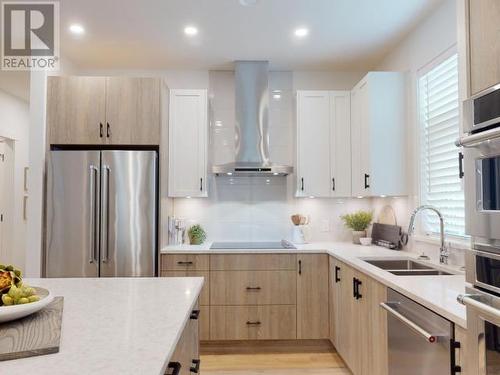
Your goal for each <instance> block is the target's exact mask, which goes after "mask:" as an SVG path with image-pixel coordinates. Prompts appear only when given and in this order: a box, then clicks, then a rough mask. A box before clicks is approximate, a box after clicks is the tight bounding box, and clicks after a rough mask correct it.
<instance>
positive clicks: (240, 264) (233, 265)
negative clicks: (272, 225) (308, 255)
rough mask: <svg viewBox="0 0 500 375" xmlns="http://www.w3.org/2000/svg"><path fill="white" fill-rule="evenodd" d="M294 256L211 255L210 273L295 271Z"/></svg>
mask: <svg viewBox="0 0 500 375" xmlns="http://www.w3.org/2000/svg"><path fill="white" fill-rule="evenodd" d="M296 258H297V257H296V255H295V254H225V255H211V256H210V269H211V270H212V271H237V270H241V271H246V270H248V271H258V270H295V260H296Z"/></svg>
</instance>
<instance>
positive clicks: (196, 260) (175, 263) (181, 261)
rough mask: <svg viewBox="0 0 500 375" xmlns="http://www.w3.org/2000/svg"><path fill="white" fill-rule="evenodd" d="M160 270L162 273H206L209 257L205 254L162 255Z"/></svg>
mask: <svg viewBox="0 0 500 375" xmlns="http://www.w3.org/2000/svg"><path fill="white" fill-rule="evenodd" d="M160 267H161V270H163V271H187V270H196V271H208V270H209V255H205V254H162V255H161V266H160Z"/></svg>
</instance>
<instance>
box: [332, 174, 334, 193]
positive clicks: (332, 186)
mask: <svg viewBox="0 0 500 375" xmlns="http://www.w3.org/2000/svg"><path fill="white" fill-rule="evenodd" d="M332 191H335V177H333V178H332Z"/></svg>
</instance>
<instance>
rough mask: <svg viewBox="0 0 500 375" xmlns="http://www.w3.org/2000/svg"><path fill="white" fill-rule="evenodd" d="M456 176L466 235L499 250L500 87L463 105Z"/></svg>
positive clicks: (484, 92)
mask: <svg viewBox="0 0 500 375" xmlns="http://www.w3.org/2000/svg"><path fill="white" fill-rule="evenodd" d="M464 116H465V117H464V134H463V135H462V136H461V137H460V139H459V140H458V141H457V145H458V146H461V147H463V154H462V153H460V154H459V158H460V171H459V173H460V176H461V177H463V178H464V191H465V212H466V214H465V219H466V231H467V234H469V235H471V236H473V237H474V238H475V242H476V243H478V244H482V245H485V246H488V245H489V246H491V247H492V251H497V252H499V253H500V251H498V250H495V248H500V85H497V86H494V87H492V88H490V89H488V90H486V91H483V92H482V93H479V94H477V95H475V96H473V97H472V98H470V99H468V100H466V101H465V102H464Z"/></svg>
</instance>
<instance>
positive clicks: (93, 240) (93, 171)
mask: <svg viewBox="0 0 500 375" xmlns="http://www.w3.org/2000/svg"><path fill="white" fill-rule="evenodd" d="M98 173H99V169H97V167H96V166H95V165H91V166H90V167H89V174H90V178H89V182H90V183H89V188H90V215H89V217H90V254H89V263H94V262H97V261H98V259H97V199H96V190H97V189H96V187H97V185H96V176H97V174H98Z"/></svg>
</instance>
